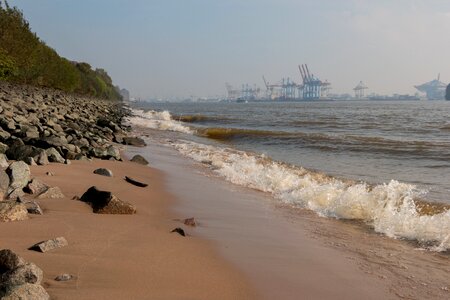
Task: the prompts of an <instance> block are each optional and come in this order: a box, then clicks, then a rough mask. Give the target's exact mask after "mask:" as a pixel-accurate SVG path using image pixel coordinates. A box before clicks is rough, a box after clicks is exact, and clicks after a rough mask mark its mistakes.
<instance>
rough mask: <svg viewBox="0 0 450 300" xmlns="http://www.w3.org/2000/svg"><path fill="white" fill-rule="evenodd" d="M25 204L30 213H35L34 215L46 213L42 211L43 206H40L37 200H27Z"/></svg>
mask: <svg viewBox="0 0 450 300" xmlns="http://www.w3.org/2000/svg"><path fill="white" fill-rule="evenodd" d="M24 204H25V206H26V208H27V211H28V213H29V214H33V215H43V214H44V212H43V211H42V208H41V207H40V206H39V204H38V203H37V202H36V201H27V202H25V203H24Z"/></svg>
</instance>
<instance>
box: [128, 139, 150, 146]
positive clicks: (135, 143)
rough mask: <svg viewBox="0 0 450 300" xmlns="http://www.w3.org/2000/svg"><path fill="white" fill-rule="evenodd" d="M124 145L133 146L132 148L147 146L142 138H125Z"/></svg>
mask: <svg viewBox="0 0 450 300" xmlns="http://www.w3.org/2000/svg"><path fill="white" fill-rule="evenodd" d="M123 143H124V144H125V145H131V146H136V147H145V146H147V144H146V143H145V142H144V140H143V139H141V138H138V137H124V138H123Z"/></svg>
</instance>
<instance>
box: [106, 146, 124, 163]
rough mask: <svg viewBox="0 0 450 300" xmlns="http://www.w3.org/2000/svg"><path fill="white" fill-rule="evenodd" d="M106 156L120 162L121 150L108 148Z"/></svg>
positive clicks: (112, 147) (113, 147)
mask: <svg viewBox="0 0 450 300" xmlns="http://www.w3.org/2000/svg"><path fill="white" fill-rule="evenodd" d="M106 154H107V156H108V157H112V158H114V159H115V160H120V159H121V158H120V151H119V148H117V147H115V146H113V145H111V146H109V147H108V148H106Z"/></svg>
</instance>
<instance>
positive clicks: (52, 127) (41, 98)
mask: <svg viewBox="0 0 450 300" xmlns="http://www.w3.org/2000/svg"><path fill="white" fill-rule="evenodd" d="M127 115H129V111H128V110H127V109H125V108H124V107H123V105H122V103H121V102H115V101H103V100H98V99H90V98H83V97H80V96H73V95H68V94H65V93H63V92H59V91H55V90H50V89H42V88H36V87H30V86H16V85H12V84H9V83H6V82H1V81H0V153H5V154H6V156H7V158H8V159H11V160H21V161H25V162H27V163H28V164H35V163H36V164H39V165H45V164H47V163H48V162H49V161H50V162H58V163H64V162H67V160H83V159H87V158H90V157H96V158H101V159H115V160H120V159H121V157H120V153H119V149H118V148H117V147H116V146H114V145H112V143H113V142H115V143H122V144H131V145H138V146H139V145H140V146H143V145H145V143H144V142H143V141H142V140H141V139H139V138H132V137H126V132H127V131H128V130H129V128H128V127H126V126H122V125H121V123H122V119H123V118H124V117H125V116H127Z"/></svg>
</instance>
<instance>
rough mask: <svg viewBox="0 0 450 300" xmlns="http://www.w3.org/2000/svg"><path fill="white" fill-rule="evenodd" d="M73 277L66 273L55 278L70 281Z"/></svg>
mask: <svg viewBox="0 0 450 300" xmlns="http://www.w3.org/2000/svg"><path fill="white" fill-rule="evenodd" d="M72 278H73V276H72V275H70V274H66V273H65V274H61V275H58V276H56V278H55V280H56V281H69V280H71V279H72Z"/></svg>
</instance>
